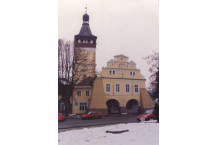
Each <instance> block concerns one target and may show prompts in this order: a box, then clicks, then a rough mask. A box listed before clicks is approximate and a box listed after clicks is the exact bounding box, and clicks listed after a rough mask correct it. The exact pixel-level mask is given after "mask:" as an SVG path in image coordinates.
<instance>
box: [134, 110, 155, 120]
mask: <svg viewBox="0 0 218 145" xmlns="http://www.w3.org/2000/svg"><path fill="white" fill-rule="evenodd" d="M152 119H156V116H155V114H154V109H148V110H146V111H145V113H144V114H141V115H139V116H137V120H138V121H139V122H141V121H148V120H152Z"/></svg>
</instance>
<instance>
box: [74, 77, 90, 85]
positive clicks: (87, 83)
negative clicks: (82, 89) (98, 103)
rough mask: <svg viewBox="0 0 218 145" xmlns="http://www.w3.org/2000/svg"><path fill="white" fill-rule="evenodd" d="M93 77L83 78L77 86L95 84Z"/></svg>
mask: <svg viewBox="0 0 218 145" xmlns="http://www.w3.org/2000/svg"><path fill="white" fill-rule="evenodd" d="M93 80H94V78H93V77H87V78H85V79H83V80H82V81H81V82H80V83H78V84H76V85H75V86H92V85H93Z"/></svg>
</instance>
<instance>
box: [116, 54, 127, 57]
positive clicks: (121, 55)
mask: <svg viewBox="0 0 218 145" xmlns="http://www.w3.org/2000/svg"><path fill="white" fill-rule="evenodd" d="M114 57H125V58H129V57H127V56H125V55H123V54H120V55H115V56H114Z"/></svg>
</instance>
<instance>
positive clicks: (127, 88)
mask: <svg viewBox="0 0 218 145" xmlns="http://www.w3.org/2000/svg"><path fill="white" fill-rule="evenodd" d="M126 92H129V84H126Z"/></svg>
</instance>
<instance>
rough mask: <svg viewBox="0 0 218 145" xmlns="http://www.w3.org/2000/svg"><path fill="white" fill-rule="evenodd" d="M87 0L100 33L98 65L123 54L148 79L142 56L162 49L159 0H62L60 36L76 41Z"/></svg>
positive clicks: (93, 28) (96, 32)
mask: <svg viewBox="0 0 218 145" xmlns="http://www.w3.org/2000/svg"><path fill="white" fill-rule="evenodd" d="M86 3H87V7H88V10H87V13H88V14H89V18H90V19H89V25H90V28H91V31H92V34H93V35H96V36H97V37H98V39H97V50H96V63H97V69H98V70H101V67H103V66H106V63H107V61H109V60H110V59H112V58H113V56H114V55H118V54H124V55H126V56H128V57H129V59H130V60H133V61H134V62H136V65H137V68H139V69H141V70H142V71H141V73H142V75H144V76H145V77H146V79H148V76H149V73H148V71H147V69H148V68H147V64H146V62H145V60H143V59H142V58H143V57H145V56H147V55H150V54H152V52H153V51H156V52H157V51H158V49H159V28H158V27H159V21H158V19H159V14H158V9H159V8H158V7H159V6H158V0H59V3H58V37H59V38H62V39H66V40H71V41H73V38H74V35H76V34H78V33H79V31H80V28H81V26H82V15H83V14H84V13H85V4H86ZM147 82H148V81H147Z"/></svg>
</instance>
